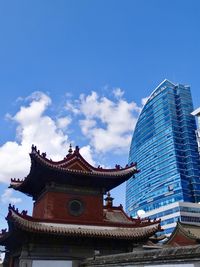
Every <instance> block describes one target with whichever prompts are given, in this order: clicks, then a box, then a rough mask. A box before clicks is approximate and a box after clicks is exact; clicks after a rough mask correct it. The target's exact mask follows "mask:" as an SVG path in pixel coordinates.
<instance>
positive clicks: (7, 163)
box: [0, 92, 70, 183]
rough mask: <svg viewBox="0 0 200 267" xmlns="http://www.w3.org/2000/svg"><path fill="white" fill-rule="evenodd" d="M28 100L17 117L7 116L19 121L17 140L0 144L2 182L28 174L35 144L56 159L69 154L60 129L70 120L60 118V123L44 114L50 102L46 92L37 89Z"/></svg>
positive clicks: (17, 122) (66, 142)
mask: <svg viewBox="0 0 200 267" xmlns="http://www.w3.org/2000/svg"><path fill="white" fill-rule="evenodd" d="M28 100H29V104H28V105H26V106H22V107H21V108H20V110H19V111H18V112H17V113H16V114H15V115H14V116H11V115H9V116H7V118H10V119H11V120H12V121H14V122H15V123H16V124H17V141H8V142H6V143H5V144H4V145H2V146H1V147H0V170H1V171H0V182H6V183H9V182H10V178H23V177H24V176H25V175H27V174H28V172H29V169H30V159H29V156H28V153H29V152H30V148H31V145H32V144H35V145H37V146H38V148H39V149H40V150H41V151H44V152H47V154H48V156H49V157H51V158H52V159H54V160H59V159H61V158H62V157H63V156H65V155H66V154H67V149H68V146H69V142H68V136H67V135H66V134H65V133H64V131H63V130H62V129H61V128H62V127H64V125H65V126H66V127H67V126H68V125H69V123H70V120H69V119H68V118H61V119H60V121H59V120H58V121H59V122H58V121H55V120H53V119H52V118H51V117H50V116H47V115H45V114H44V113H45V111H46V110H47V108H48V107H49V105H50V104H51V99H50V98H49V96H47V95H46V94H44V93H41V92H36V93H34V94H32V95H31V96H30V97H29V98H28ZM57 123H58V124H59V126H58V125H57ZM61 126H62V127H61Z"/></svg>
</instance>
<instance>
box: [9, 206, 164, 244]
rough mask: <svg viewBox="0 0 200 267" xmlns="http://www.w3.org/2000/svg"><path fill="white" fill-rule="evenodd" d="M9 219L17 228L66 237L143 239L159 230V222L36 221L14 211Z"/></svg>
mask: <svg viewBox="0 0 200 267" xmlns="http://www.w3.org/2000/svg"><path fill="white" fill-rule="evenodd" d="M9 220H10V221H12V223H13V224H15V225H16V226H17V227H18V228H19V229H21V230H24V231H27V232H33V233H41V234H50V235H58V236H66V237H92V238H106V239H124V240H143V239H147V238H149V237H150V236H152V235H153V234H155V233H156V232H158V231H159V223H157V224H153V225H148V226H144V227H134V228H131V227H113V226H95V225H76V224H73V225H70V224H63V223H62V224H58V223H47V222H42V221H41V222H38V221H34V218H32V220H29V219H28V217H27V218H23V217H22V216H20V215H19V214H17V213H16V212H14V211H11V212H10V215H9Z"/></svg>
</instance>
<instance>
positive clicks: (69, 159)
mask: <svg viewBox="0 0 200 267" xmlns="http://www.w3.org/2000/svg"><path fill="white" fill-rule="evenodd" d="M30 158H31V169H30V173H29V174H28V176H27V177H26V178H25V179H23V180H20V179H11V183H10V188H13V189H15V190H18V191H21V192H23V193H25V194H27V195H31V196H33V197H35V196H37V195H38V193H40V192H41V191H42V190H43V189H44V188H45V186H46V185H47V184H52V183H54V184H58V185H59V184H65V185H75V186H87V187H88V186H90V187H94V188H101V189H104V191H109V190H111V189H113V188H115V187H116V186H118V185H120V184H121V183H123V182H124V181H126V180H128V179H129V178H130V177H131V176H133V175H134V174H135V173H136V172H138V170H137V167H136V164H134V163H132V164H130V165H126V166H125V167H124V168H122V167H121V166H120V165H116V166H115V168H113V169H105V168H102V167H100V166H98V167H94V166H92V165H91V164H89V163H88V162H87V161H86V160H85V159H84V158H83V157H82V156H81V154H80V152H79V148H78V147H76V149H75V150H74V151H72V149H70V150H69V153H68V154H67V155H66V157H65V158H64V159H63V160H61V161H53V160H51V159H48V158H47V157H46V153H40V151H39V150H37V148H36V147H35V146H32V151H31V153H30Z"/></svg>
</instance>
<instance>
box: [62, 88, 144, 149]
mask: <svg viewBox="0 0 200 267" xmlns="http://www.w3.org/2000/svg"><path fill="white" fill-rule="evenodd" d="M116 92H117V93H116V95H117V96H118V99H117V100H115V102H114V101H112V100H110V99H108V98H106V97H100V96H99V95H98V94H97V93H96V92H94V91H93V92H92V93H91V94H90V95H87V96H85V95H84V94H82V95H81V96H80V99H79V101H77V100H76V101H74V103H72V102H71V103H70V110H71V111H72V112H73V111H75V112H74V114H75V115H77V114H79V115H81V116H82V117H81V118H80V120H79V123H80V127H81V130H82V133H83V134H84V135H85V136H86V137H87V138H88V139H89V142H90V145H91V146H92V147H93V148H94V149H95V150H96V151H97V152H108V151H111V150H113V151H119V150H120V151H121V152H122V151H123V150H127V149H128V148H129V146H130V141H131V137H132V133H133V128H134V125H135V123H136V120H137V116H138V113H139V112H140V110H141V108H140V107H138V106H137V104H136V103H135V102H130V103H128V102H127V101H125V100H124V99H122V98H121V97H122V95H123V94H122V90H121V89H118V90H117V91H116ZM66 108H67V110H69V103H67V106H66Z"/></svg>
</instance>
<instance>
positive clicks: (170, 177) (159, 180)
mask: <svg viewBox="0 0 200 267" xmlns="http://www.w3.org/2000/svg"><path fill="white" fill-rule="evenodd" d="M192 111H193V104H192V98H191V93H190V88H189V86H184V85H180V84H178V85H175V84H173V83H171V82H170V81H168V80H164V81H163V82H162V83H161V84H160V85H159V86H158V87H157V88H156V89H155V90H154V91H153V92H152V94H151V95H150V97H149V98H148V100H147V102H146V104H145V105H144V107H143V109H142V111H141V113H140V116H139V119H138V121H137V124H136V127H135V131H134V134H133V139H132V143H131V148H130V154H129V162H130V163H131V162H137V165H138V169H139V170H140V173H138V174H136V175H135V178H132V179H130V180H129V181H128V182H127V188H126V209H127V212H128V213H129V214H130V215H132V216H137V212H138V210H142V211H144V212H147V213H148V212H149V211H152V210H154V209H159V208H161V207H163V206H165V205H169V204H171V203H174V202H183V201H184V202H199V201H200V178H199V177H200V161H199V154H198V148H197V142H196V137H195V129H196V123H195V119H194V117H193V116H192V115H191V112H192ZM154 217H156V216H154Z"/></svg>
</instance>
